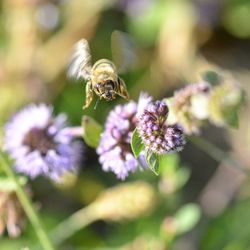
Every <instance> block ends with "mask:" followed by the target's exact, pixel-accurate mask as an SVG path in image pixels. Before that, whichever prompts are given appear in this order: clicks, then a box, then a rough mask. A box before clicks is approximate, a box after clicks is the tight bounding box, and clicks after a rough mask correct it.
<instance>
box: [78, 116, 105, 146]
mask: <svg viewBox="0 0 250 250" xmlns="http://www.w3.org/2000/svg"><path fill="white" fill-rule="evenodd" d="M82 129H83V134H82V136H83V139H84V141H85V143H86V144H87V145H88V146H90V147H93V148H96V147H97V146H98V145H99V141H100V135H101V132H102V126H101V125H100V124H99V123H98V122H96V121H95V120H94V119H93V118H91V117H89V116H83V117H82Z"/></svg>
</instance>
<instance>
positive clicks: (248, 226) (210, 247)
mask: <svg viewBox="0 0 250 250" xmlns="http://www.w3.org/2000/svg"><path fill="white" fill-rule="evenodd" d="M249 218H250V199H247V200H244V201H240V202H239V201H238V203H236V204H235V205H234V206H232V207H230V208H228V209H227V210H226V211H225V212H224V213H223V214H222V215H220V216H219V217H217V218H215V219H213V220H212V222H211V223H210V225H209V226H208V228H207V230H206V232H205V234H204V235H203V237H202V240H201V246H200V247H199V249H201V250H221V249H225V250H246V249H249V246H250V237H249V235H250V223H248V221H249Z"/></svg>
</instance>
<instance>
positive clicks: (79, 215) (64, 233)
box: [51, 203, 99, 245]
mask: <svg viewBox="0 0 250 250" xmlns="http://www.w3.org/2000/svg"><path fill="white" fill-rule="evenodd" d="M98 219H99V218H98V213H97V212H96V209H95V206H94V203H93V204H92V205H89V206H87V207H84V208H82V209H80V210H78V211H77V212H75V213H74V214H72V215H71V216H69V217H68V218H67V219H66V220H64V221H63V222H61V223H60V224H59V225H58V226H56V228H55V229H54V230H53V231H52V232H51V239H52V241H53V242H54V244H55V245H59V244H60V243H62V242H63V241H65V240H66V239H67V238H69V237H71V236H72V235H74V234H75V233H76V232H77V231H79V230H80V229H82V228H84V227H86V226H88V225H89V224H91V223H92V222H94V221H96V220H98Z"/></svg>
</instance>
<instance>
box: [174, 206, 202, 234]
mask: <svg viewBox="0 0 250 250" xmlns="http://www.w3.org/2000/svg"><path fill="white" fill-rule="evenodd" d="M200 216H201V211H200V208H199V207H198V205H196V204H187V205H185V206H183V207H182V208H181V209H180V210H179V211H178V212H177V213H176V215H175V220H176V223H177V234H183V233H186V232H188V231H190V230H191V229H192V228H193V227H194V226H195V225H196V224H197V222H198V221H199V219H200Z"/></svg>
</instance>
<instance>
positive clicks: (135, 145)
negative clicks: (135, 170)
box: [131, 129, 144, 158]
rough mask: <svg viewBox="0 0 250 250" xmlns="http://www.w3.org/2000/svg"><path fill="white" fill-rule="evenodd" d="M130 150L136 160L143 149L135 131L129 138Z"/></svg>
mask: <svg viewBox="0 0 250 250" xmlns="http://www.w3.org/2000/svg"><path fill="white" fill-rule="evenodd" d="M131 148H132V151H133V154H134V156H135V157H136V158H137V157H138V156H139V154H140V153H141V151H142V150H143V149H144V144H143V143H142V140H141V137H140V135H139V133H138V131H137V129H135V130H134V132H133V134H132V138H131Z"/></svg>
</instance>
